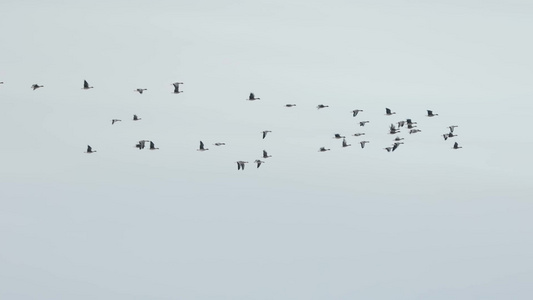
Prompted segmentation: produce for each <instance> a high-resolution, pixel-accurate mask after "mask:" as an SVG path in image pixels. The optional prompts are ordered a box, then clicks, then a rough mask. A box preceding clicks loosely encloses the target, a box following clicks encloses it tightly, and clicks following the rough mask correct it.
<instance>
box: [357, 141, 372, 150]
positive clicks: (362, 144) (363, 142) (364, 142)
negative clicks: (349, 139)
mask: <svg viewBox="0 0 533 300" xmlns="http://www.w3.org/2000/svg"><path fill="white" fill-rule="evenodd" d="M359 143H360V144H361V149H363V148H365V144H366V143H370V142H369V141H360V142H359Z"/></svg>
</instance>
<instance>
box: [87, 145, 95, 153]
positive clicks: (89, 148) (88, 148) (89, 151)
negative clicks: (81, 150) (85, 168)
mask: <svg viewBox="0 0 533 300" xmlns="http://www.w3.org/2000/svg"><path fill="white" fill-rule="evenodd" d="M94 152H96V150H93V148H92V147H91V146H89V145H87V151H86V152H85V153H94Z"/></svg>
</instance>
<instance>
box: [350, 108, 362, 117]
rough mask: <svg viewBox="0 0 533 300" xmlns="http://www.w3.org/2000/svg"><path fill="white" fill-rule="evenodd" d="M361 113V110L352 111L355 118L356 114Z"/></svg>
mask: <svg viewBox="0 0 533 300" xmlns="http://www.w3.org/2000/svg"><path fill="white" fill-rule="evenodd" d="M362 111H363V110H362V109H354V110H352V114H353V116H354V117H355V116H357V114H358V113H360V112H362Z"/></svg>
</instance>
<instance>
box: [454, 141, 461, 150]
mask: <svg viewBox="0 0 533 300" xmlns="http://www.w3.org/2000/svg"><path fill="white" fill-rule="evenodd" d="M460 148H463V147H461V146H459V143H457V142H455V144H453V149H460Z"/></svg>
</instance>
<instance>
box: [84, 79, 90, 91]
mask: <svg viewBox="0 0 533 300" xmlns="http://www.w3.org/2000/svg"><path fill="white" fill-rule="evenodd" d="M83 88H84V89H88V88H89V83H88V82H87V80H84V81H83Z"/></svg>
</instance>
